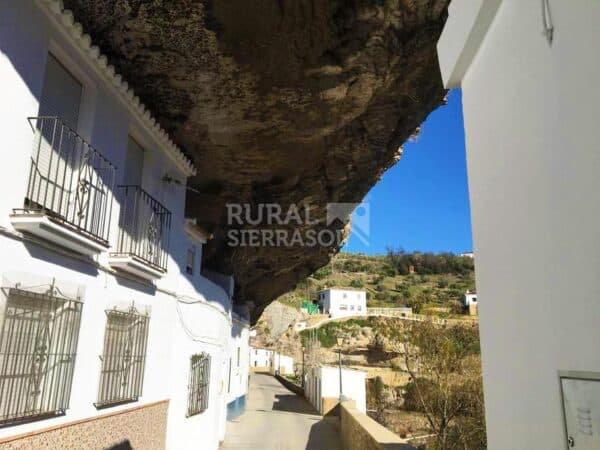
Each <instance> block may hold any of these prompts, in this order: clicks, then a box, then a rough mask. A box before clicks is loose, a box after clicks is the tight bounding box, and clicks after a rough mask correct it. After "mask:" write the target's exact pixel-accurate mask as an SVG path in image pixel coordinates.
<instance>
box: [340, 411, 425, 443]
mask: <svg viewBox="0 0 600 450" xmlns="http://www.w3.org/2000/svg"><path fill="white" fill-rule="evenodd" d="M340 409H341V416H342V424H341V429H340V433H341V436H342V447H343V449H344V450H383V449H386V450H391V449H394V450H416V448H415V447H413V446H411V445H409V444H407V441H406V440H404V439H402V438H400V437H399V436H398V435H396V434H394V433H392V432H391V431H390V430H388V429H387V428H385V427H384V426H382V425H380V424H378V423H377V422H375V421H374V420H373V419H371V418H370V417H368V416H367V415H366V414H363V413H361V412H360V411H358V410H357V409H356V408H355V407H354V405H353V404H352V403H351V402H344V403H343V404H342V407H341V408H340Z"/></svg>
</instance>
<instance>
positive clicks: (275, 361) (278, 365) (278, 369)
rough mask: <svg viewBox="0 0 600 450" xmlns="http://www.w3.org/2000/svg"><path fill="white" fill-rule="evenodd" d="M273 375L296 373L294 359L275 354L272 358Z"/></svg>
mask: <svg viewBox="0 0 600 450" xmlns="http://www.w3.org/2000/svg"><path fill="white" fill-rule="evenodd" d="M271 361H272V362H271V373H272V374H275V373H279V374H281V375H292V374H293V373H294V358H292V357H291V356H286V355H282V354H281V353H278V352H274V353H273V355H272V356H271Z"/></svg>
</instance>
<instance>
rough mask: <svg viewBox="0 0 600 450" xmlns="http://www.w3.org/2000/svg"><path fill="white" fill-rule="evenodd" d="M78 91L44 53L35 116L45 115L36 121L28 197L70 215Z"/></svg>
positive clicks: (78, 148) (77, 144) (78, 149)
mask: <svg viewBox="0 0 600 450" xmlns="http://www.w3.org/2000/svg"><path fill="white" fill-rule="evenodd" d="M82 93H83V86H82V84H81V83H80V82H79V81H77V79H76V78H75V77H74V76H73V75H71V74H70V73H69V72H68V71H67V69H65V68H64V67H63V66H62V65H61V64H60V63H59V62H58V61H57V60H56V58H55V57H54V56H52V55H48V62H47V64H46V73H45V75H44V85H43V87H42V96H41V99H40V109H39V116H40V117H46V118H45V119H40V120H39V121H38V123H37V129H38V130H40V131H41V132H40V133H39V134H38V138H39V141H37V142H36V145H35V147H34V150H33V153H34V154H33V159H34V163H35V164H34V170H35V176H34V180H32V181H34V183H35V185H34V186H33V190H31V191H30V192H31V193H32V195H31V197H33V198H32V199H31V200H33V201H34V202H35V203H38V204H39V205H41V206H43V207H44V208H46V209H49V210H51V211H53V212H55V213H56V214H59V215H61V216H69V215H71V214H70V212H72V211H71V209H72V208H73V206H74V203H75V195H76V192H75V190H76V186H77V178H78V174H77V168H78V167H79V164H80V161H81V152H82V148H81V147H82V143H81V140H80V139H79V138H78V137H77V136H76V131H77V126H78V122H79V107H80V104H81V97H82ZM51 117H58V119H59V120H55V119H52V118H51ZM69 219H70V218H69Z"/></svg>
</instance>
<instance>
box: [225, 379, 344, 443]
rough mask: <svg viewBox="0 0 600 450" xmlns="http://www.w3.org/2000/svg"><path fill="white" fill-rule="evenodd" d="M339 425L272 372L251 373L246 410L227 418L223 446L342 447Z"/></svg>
mask: <svg viewBox="0 0 600 450" xmlns="http://www.w3.org/2000/svg"><path fill="white" fill-rule="evenodd" d="M336 425H337V420H336V419H335V418H334V419H325V420H323V418H322V417H321V416H320V415H318V414H317V413H316V411H315V410H314V409H313V407H312V406H311V405H310V403H308V401H307V400H306V399H304V398H302V397H299V396H297V395H296V394H294V393H293V392H290V391H288V390H287V389H286V388H284V387H283V386H282V385H281V384H280V383H279V382H278V381H277V380H276V379H275V378H274V377H272V376H271V375H266V374H251V375H250V390H249V395H248V402H247V405H246V413H245V414H243V415H242V416H240V417H238V418H237V419H235V420H233V421H230V422H227V433H226V435H225V441H224V442H223V445H222V446H221V450H233V449H235V450H240V449H244V450H254V449H256V450H340V449H341V444H340V438H339V434H338V430H337V428H336Z"/></svg>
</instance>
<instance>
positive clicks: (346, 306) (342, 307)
mask: <svg viewBox="0 0 600 450" xmlns="http://www.w3.org/2000/svg"><path fill="white" fill-rule="evenodd" d="M347 310H348V305H340V311H347Z"/></svg>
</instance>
